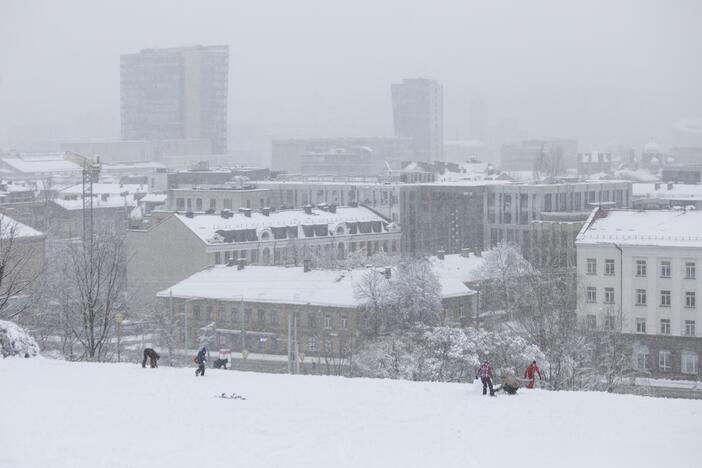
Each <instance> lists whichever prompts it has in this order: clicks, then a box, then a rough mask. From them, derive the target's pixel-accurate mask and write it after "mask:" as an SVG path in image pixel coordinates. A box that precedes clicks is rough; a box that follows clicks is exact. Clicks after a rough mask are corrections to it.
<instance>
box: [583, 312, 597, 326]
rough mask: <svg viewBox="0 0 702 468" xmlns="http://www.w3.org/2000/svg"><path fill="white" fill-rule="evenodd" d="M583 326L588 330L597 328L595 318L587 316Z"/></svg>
mask: <svg viewBox="0 0 702 468" xmlns="http://www.w3.org/2000/svg"><path fill="white" fill-rule="evenodd" d="M585 326H587V328H588V330H594V329H595V328H597V317H596V316H595V315H594V314H588V315H587V317H585Z"/></svg>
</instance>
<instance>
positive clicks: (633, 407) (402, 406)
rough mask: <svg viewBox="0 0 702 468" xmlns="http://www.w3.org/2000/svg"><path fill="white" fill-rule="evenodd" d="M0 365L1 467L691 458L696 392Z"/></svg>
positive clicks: (696, 447) (526, 463) (696, 458)
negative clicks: (657, 394)
mask: <svg viewBox="0 0 702 468" xmlns="http://www.w3.org/2000/svg"><path fill="white" fill-rule="evenodd" d="M0 378H1V380H2V382H1V384H0V467H3V468H5V467H12V468H42V467H52V468H59V467H67V468H68V467H70V468H84V467H85V468H87V467H90V468H101V467H125V468H127V467H128V468H140V467H149V468H160V467H169V468H174V467H187V468H193V467H198V468H216V467H305V468H317V467H325V468H327V467H334V468H336V467H386V468H394V467H463V468H465V467H481V468H482V467H487V466H497V467H505V468H507V467H509V468H516V467H530V466H539V467H568V468H574V467H588V468H592V467H602V468H604V467H614V466H618V467H632V466H636V467H637V468H642V467H649V466H650V467H654V466H655V467H660V466H673V467H675V468H683V467H698V466H701V465H700V463H701V462H700V460H701V458H700V457H701V456H702V448H701V447H700V440H702V439H700V434H701V432H700V427H701V426H700V421H701V420H702V419H701V418H702V402H700V401H690V400H665V399H653V398H644V397H635V396H625V395H608V394H601V393H566V392H559V393H556V392H546V391H540V390H533V391H523V392H521V391H520V393H519V394H518V395H516V396H513V397H512V396H507V395H500V396H499V397H498V398H489V397H483V396H482V395H480V393H479V391H478V389H477V386H476V387H474V386H472V385H458V384H432V383H413V382H398V381H383V380H366V379H344V378H335V377H312V376H284V375H283V376H281V375H267V374H254V373H242V372H232V371H217V370H212V369H208V370H207V376H206V377H204V378H199V377H198V378H196V377H195V375H194V369H175V368H165V367H164V368H160V369H142V368H141V367H140V366H137V365H134V364H88V363H68V362H62V361H52V360H47V359H43V358H35V359H19V358H8V359H0ZM221 392H228V393H231V392H237V393H240V394H243V395H245V396H246V397H247V398H248V399H247V400H246V401H241V400H223V399H220V398H215V395H218V394H220V393H221Z"/></svg>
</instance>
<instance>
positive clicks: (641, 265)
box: [636, 260, 646, 276]
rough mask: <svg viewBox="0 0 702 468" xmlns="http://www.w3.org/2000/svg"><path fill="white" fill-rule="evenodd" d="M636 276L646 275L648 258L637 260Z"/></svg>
mask: <svg viewBox="0 0 702 468" xmlns="http://www.w3.org/2000/svg"><path fill="white" fill-rule="evenodd" d="M636 276H646V260H636Z"/></svg>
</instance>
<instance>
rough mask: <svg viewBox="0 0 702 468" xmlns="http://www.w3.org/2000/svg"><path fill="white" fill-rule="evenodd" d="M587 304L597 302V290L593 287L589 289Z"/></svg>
mask: <svg viewBox="0 0 702 468" xmlns="http://www.w3.org/2000/svg"><path fill="white" fill-rule="evenodd" d="M587 302H597V289H595V288H594V287H592V286H588V288H587Z"/></svg>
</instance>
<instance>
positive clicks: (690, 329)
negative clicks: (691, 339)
mask: <svg viewBox="0 0 702 468" xmlns="http://www.w3.org/2000/svg"><path fill="white" fill-rule="evenodd" d="M659 332H660V334H661V335H670V319H661V320H660V328H659ZM636 333H646V319H645V318H637V319H636ZM695 333H696V331H695V321H694V320H685V328H684V329H683V335H684V336H695Z"/></svg>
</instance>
